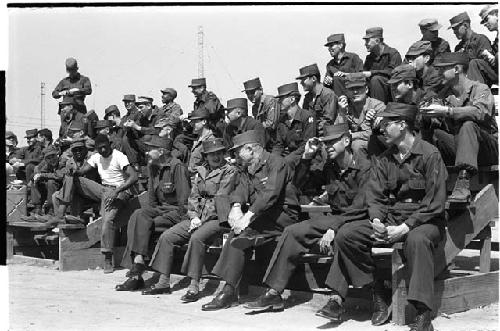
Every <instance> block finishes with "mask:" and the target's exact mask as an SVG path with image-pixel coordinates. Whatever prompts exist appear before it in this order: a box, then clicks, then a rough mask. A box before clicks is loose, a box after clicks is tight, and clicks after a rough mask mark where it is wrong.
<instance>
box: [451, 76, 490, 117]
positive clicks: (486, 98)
mask: <svg viewBox="0 0 500 331" xmlns="http://www.w3.org/2000/svg"><path fill="white" fill-rule="evenodd" d="M467 106H472V107H473V108H472V109H471V108H470V107H467ZM467 106H466V107H457V108H453V119H454V120H457V121H460V120H466V119H468V118H471V119H473V120H475V121H485V120H489V119H490V117H492V113H493V107H494V99H493V96H492V94H491V91H490V89H489V88H488V86H486V85H484V84H478V85H476V86H475V87H473V90H472V92H471V95H470V101H469V104H468V105H467Z"/></svg>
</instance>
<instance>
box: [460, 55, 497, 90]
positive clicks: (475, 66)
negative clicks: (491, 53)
mask: <svg viewBox="0 0 500 331" xmlns="http://www.w3.org/2000/svg"><path fill="white" fill-rule="evenodd" d="M467 78H469V79H470V80H475V81H478V82H480V83H483V84H486V85H488V87H491V85H493V84H498V72H497V70H496V69H494V68H493V67H492V66H491V65H490V64H489V63H488V62H486V61H485V60H483V59H472V60H471V61H470V62H469V69H468V70H467Z"/></svg>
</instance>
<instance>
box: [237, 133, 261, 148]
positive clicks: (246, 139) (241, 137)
mask: <svg viewBox="0 0 500 331" xmlns="http://www.w3.org/2000/svg"><path fill="white" fill-rule="evenodd" d="M263 135H264V132H263V131H261V130H248V131H245V132H243V133H241V134H237V135H236V136H234V137H233V147H232V148H231V150H235V149H237V148H240V147H241V146H243V145H245V144H254V143H256V144H260V145H262V137H263Z"/></svg>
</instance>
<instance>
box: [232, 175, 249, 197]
mask: <svg viewBox="0 0 500 331" xmlns="http://www.w3.org/2000/svg"><path fill="white" fill-rule="evenodd" d="M249 191H250V179H249V178H248V174H247V173H243V172H242V173H240V176H239V183H238V185H237V186H236V188H235V189H234V191H233V193H232V194H231V195H230V196H229V203H230V204H233V203H247V202H249V198H250V192H249Z"/></svg>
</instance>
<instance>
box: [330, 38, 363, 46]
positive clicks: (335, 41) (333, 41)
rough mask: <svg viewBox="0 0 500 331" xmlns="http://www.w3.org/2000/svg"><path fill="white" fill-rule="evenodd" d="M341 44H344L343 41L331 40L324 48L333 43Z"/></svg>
mask: <svg viewBox="0 0 500 331" xmlns="http://www.w3.org/2000/svg"><path fill="white" fill-rule="evenodd" d="M363 39H364V38H363ZM343 42H344V41H343V40H332V41H329V42H327V43H326V44H325V47H329V46H330V45H331V44H334V43H343Z"/></svg>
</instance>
